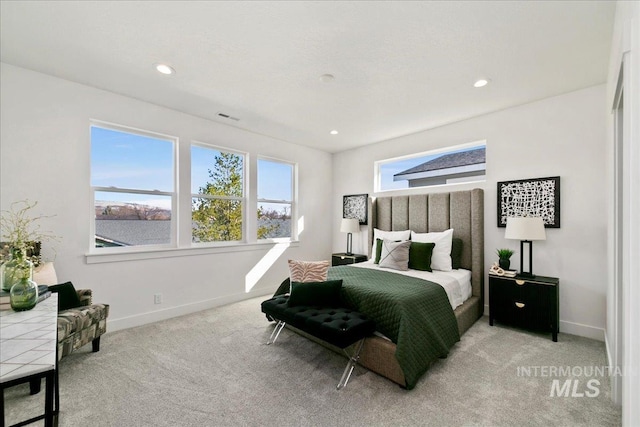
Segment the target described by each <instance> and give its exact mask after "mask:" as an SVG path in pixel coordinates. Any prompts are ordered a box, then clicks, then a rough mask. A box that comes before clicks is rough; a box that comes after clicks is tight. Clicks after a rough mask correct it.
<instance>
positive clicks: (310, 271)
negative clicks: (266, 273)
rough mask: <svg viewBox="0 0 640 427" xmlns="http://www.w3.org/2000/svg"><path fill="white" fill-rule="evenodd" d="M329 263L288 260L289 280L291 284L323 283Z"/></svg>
mask: <svg viewBox="0 0 640 427" xmlns="http://www.w3.org/2000/svg"><path fill="white" fill-rule="evenodd" d="M327 271H329V261H296V260H292V259H290V260H289V278H290V279H291V281H292V282H300V283H306V282H324V281H325V280H327Z"/></svg>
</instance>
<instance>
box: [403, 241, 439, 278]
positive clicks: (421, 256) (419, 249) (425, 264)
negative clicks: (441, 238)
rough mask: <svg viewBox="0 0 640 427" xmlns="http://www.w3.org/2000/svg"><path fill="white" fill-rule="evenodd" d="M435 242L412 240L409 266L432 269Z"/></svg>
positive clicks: (423, 269) (424, 269)
mask: <svg viewBox="0 0 640 427" xmlns="http://www.w3.org/2000/svg"><path fill="white" fill-rule="evenodd" d="M435 247H436V244H435V243H420V242H411V246H410V247H409V268H410V269H412V270H422V271H432V270H431V256H432V255H433V248H435Z"/></svg>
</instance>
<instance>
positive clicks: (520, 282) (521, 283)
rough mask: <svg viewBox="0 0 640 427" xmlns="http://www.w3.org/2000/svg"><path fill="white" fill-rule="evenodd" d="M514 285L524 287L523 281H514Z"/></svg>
mask: <svg viewBox="0 0 640 427" xmlns="http://www.w3.org/2000/svg"><path fill="white" fill-rule="evenodd" d="M516 285H519V286H522V285H524V280H516Z"/></svg>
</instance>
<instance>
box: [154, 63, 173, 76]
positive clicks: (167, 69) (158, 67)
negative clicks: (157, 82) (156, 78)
mask: <svg viewBox="0 0 640 427" xmlns="http://www.w3.org/2000/svg"><path fill="white" fill-rule="evenodd" d="M155 67H156V70H157V71H158V72H159V73H162V74H167V75H169V74H175V72H176V70H174V69H173V68H171V67H170V66H168V65H166V64H155Z"/></svg>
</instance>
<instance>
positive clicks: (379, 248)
mask: <svg viewBox="0 0 640 427" xmlns="http://www.w3.org/2000/svg"><path fill="white" fill-rule="evenodd" d="M375 255H376V257H375V259H374V260H373V263H374V264H380V255H382V239H376V254H375Z"/></svg>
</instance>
